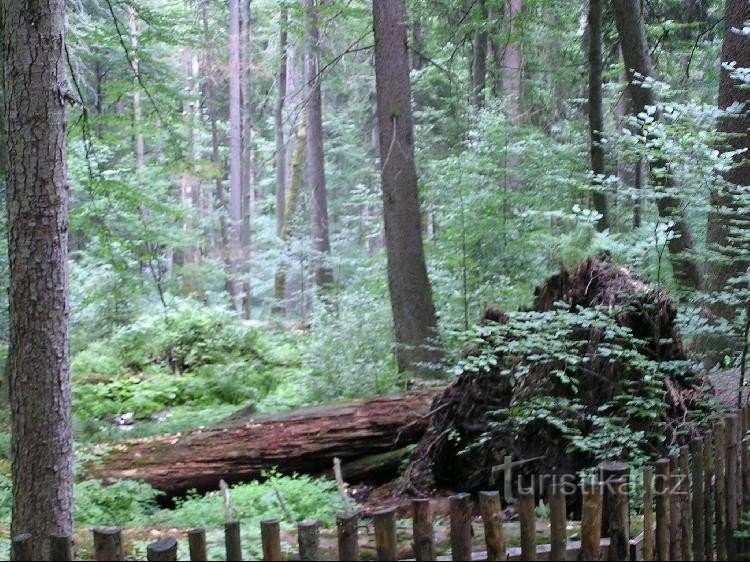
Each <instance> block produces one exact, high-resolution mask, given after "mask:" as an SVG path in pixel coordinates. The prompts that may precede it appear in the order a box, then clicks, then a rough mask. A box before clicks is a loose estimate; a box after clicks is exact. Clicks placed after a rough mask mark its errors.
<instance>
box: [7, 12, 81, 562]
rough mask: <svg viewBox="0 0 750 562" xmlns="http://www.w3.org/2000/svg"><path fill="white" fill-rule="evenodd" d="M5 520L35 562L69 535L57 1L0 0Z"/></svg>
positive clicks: (63, 90) (62, 94) (61, 22)
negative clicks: (8, 477)
mask: <svg viewBox="0 0 750 562" xmlns="http://www.w3.org/2000/svg"><path fill="white" fill-rule="evenodd" d="M0 6H1V7H0V10H1V12H0V22H2V47H3V48H2V52H3V84H2V88H3V92H4V94H5V95H4V97H3V99H4V116H5V122H4V125H5V127H4V130H5V132H6V135H7V138H6V154H5V156H6V162H7V210H8V230H9V240H8V254H9V258H10V288H9V302H10V341H9V343H10V347H9V353H8V364H7V369H8V373H9V379H10V380H9V391H10V394H9V396H10V404H11V435H12V437H11V458H12V465H13V467H12V472H13V515H12V522H11V534H12V535H15V534H18V533H31V534H32V535H33V537H34V543H33V555H34V558H35V559H37V560H47V559H49V556H50V548H49V540H48V537H49V535H50V534H64V535H68V536H70V535H71V533H72V495H73V435H72V424H71V406H70V370H69V337H68V319H69V313H70V307H69V301H68V185H67V181H66V166H65V155H66V148H65V143H66V140H65V139H66V137H65V134H66V131H65V129H66V124H65V103H66V99H68V96H70V94H69V92H68V90H67V84H66V78H65V62H64V61H65V2H63V0H47V1H46V2H18V1H17V0H3V2H2V4H1V5H0Z"/></svg>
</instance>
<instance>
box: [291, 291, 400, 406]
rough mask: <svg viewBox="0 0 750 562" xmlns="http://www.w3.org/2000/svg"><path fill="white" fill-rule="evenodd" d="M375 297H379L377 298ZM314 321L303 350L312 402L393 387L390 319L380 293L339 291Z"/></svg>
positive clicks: (395, 384)
mask: <svg viewBox="0 0 750 562" xmlns="http://www.w3.org/2000/svg"><path fill="white" fill-rule="evenodd" d="M379 293H380V294H379ZM334 301H335V304H334V305H333V306H332V307H331V308H330V309H326V308H324V307H320V309H319V310H318V312H316V314H315V315H314V316H313V320H312V325H311V333H310V335H309V336H308V340H307V344H306V346H305V361H306V363H307V364H308V365H309V366H310V368H311V369H312V373H311V376H310V377H309V381H308V383H309V393H310V394H309V397H310V400H311V401H314V402H319V401H322V400H331V399H335V398H338V397H340V396H345V397H358V396H368V395H373V394H384V393H387V392H392V391H394V390H396V389H397V388H398V384H399V375H398V373H397V372H396V368H395V364H394V359H393V344H392V339H393V338H392V327H391V326H392V324H391V323H392V320H391V314H390V310H389V308H388V306H387V300H386V297H385V295H383V294H382V288H381V289H378V288H376V287H368V288H364V287H362V288H355V289H351V288H350V289H348V290H345V291H341V292H340V293H338V294H337V295H336V296H335V297H334Z"/></svg>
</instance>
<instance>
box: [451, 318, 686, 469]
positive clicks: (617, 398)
mask: <svg viewBox="0 0 750 562" xmlns="http://www.w3.org/2000/svg"><path fill="white" fill-rule="evenodd" d="M621 311H622V309H621V308H612V309H607V308H603V307H597V308H578V309H576V310H575V311H574V312H571V311H570V310H569V309H568V307H567V306H566V307H560V308H558V309H555V310H552V311H549V312H518V313H511V314H510V315H509V320H508V322H507V324H503V325H496V324H489V325H486V326H477V327H475V328H473V329H472V330H470V331H469V332H468V333H466V334H465V335H464V337H465V341H466V342H467V345H472V346H473V348H474V349H476V350H478V353H477V354H476V355H471V356H469V357H467V358H465V359H463V360H461V361H459V362H458V364H457V366H456V372H457V373H460V372H464V371H478V370H480V371H481V370H486V371H490V370H496V371H498V372H499V374H500V376H506V377H509V378H510V380H511V383H512V384H513V385H526V384H531V385H533V386H534V388H535V392H534V394H533V395H532V396H531V397H530V398H527V399H526V400H524V401H519V402H517V403H514V404H511V405H510V407H509V408H505V409H501V410H498V411H497V412H495V416H496V417H497V420H498V421H497V424H499V425H505V424H508V423H509V424H511V427H513V428H515V430H516V431H517V430H518V429H520V428H522V427H524V426H527V425H530V424H532V423H542V424H545V425H546V426H549V428H550V429H553V430H555V431H557V432H559V434H561V435H562V436H563V437H564V438H565V439H566V440H567V441H568V443H569V446H568V450H567V451H566V452H567V453H568V454H577V453H586V454H590V455H591V456H592V457H593V458H594V459H595V460H596V461H599V462H601V461H605V460H611V459H628V460H629V461H630V462H631V463H633V464H635V465H636V466H640V465H642V464H643V463H645V462H646V461H647V460H648V459H649V458H650V457H651V456H652V455H653V453H654V450H655V449H658V447H659V446H661V445H662V444H663V443H662V442H663V440H664V438H665V434H666V425H665V424H666V421H667V409H668V404H667V403H666V402H665V401H664V392H665V390H664V378H665V376H666V375H670V376H673V377H677V378H680V377H682V376H683V374H684V373H685V371H686V369H687V367H688V363H687V362H685V361H662V360H659V358H658V357H649V356H647V355H645V354H644V353H643V352H642V351H641V350H643V349H645V345H644V344H645V342H643V341H641V340H639V339H638V338H636V337H634V335H633V334H632V332H631V331H630V329H628V328H627V327H624V326H621V325H620V324H618V323H617V321H616V317H617V315H618V314H619V313H620V312H621ZM590 331H593V332H590ZM590 333H596V334H601V340H600V341H599V342H598V343H597V344H596V345H595V347H594V348H593V349H592V350H589V347H590V346H591V345H592V343H591V341H590V340H589V337H588V334H590ZM587 350H589V351H587ZM519 358H523V360H522V361H521V360H519ZM594 360H597V361H601V360H604V361H605V364H604V365H600V366H598V367H596V368H597V369H609V368H611V369H614V370H615V372H617V373H621V375H620V378H619V379H618V381H617V384H616V387H615V388H616V389H617V391H616V392H615V393H614V394H613V396H612V397H611V398H610V399H607V398H606V397H605V396H592V395H591V394H590V390H589V389H587V388H585V387H582V386H581V380H580V376H581V373H585V372H587V371H588V368H589V365H590V364H591V362H592V361H594ZM541 371H544V372H547V371H548V372H549V375H545V376H551V377H554V378H555V379H556V381H557V382H556V383H554V384H552V383H546V382H545V379H544V378H542V379H537V378H535V379H533V380H532V382H531V383H528V382H526V381H525V378H526V377H529V376H538V375H537V373H539V372H541ZM694 414H695V415H699V412H698V411H696V412H694ZM696 421H697V420H696V419H694V418H693V417H692V415H691V417H690V418H689V419H687V420H686V423H687V426H690V425H692V424H694V423H695V422H696ZM494 425H496V424H493V427H494ZM687 426H686V427H687ZM683 430H685V428H683ZM489 438H491V432H488V433H487V434H485V435H484V436H482V437H480V439H479V443H477V444H481V443H482V442H483V441H484V440H486V439H489ZM472 445H473V444H469V448H468V449H467V451H468V450H470V449H471V446H472Z"/></svg>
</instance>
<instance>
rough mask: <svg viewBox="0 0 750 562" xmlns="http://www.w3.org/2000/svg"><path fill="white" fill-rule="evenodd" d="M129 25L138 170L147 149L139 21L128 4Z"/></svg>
mask: <svg viewBox="0 0 750 562" xmlns="http://www.w3.org/2000/svg"><path fill="white" fill-rule="evenodd" d="M128 27H129V30H130V49H131V53H132V70H133V76H134V77H133V131H134V134H133V141H134V143H135V165H136V168H137V169H138V170H140V169H142V168H143V166H144V164H145V161H146V151H145V147H144V143H143V132H142V131H141V121H142V120H143V118H142V115H141V86H140V84H139V83H138V73H139V72H140V69H139V65H140V63H139V61H138V21H137V19H136V13H135V8H134V7H133V6H132V5H131V4H128Z"/></svg>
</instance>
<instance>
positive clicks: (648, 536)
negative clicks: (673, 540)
mask: <svg viewBox="0 0 750 562" xmlns="http://www.w3.org/2000/svg"><path fill="white" fill-rule="evenodd" d="M643 559H644V560H646V561H649V562H650V561H651V560H653V559H654V467H653V466H645V467H643Z"/></svg>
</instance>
